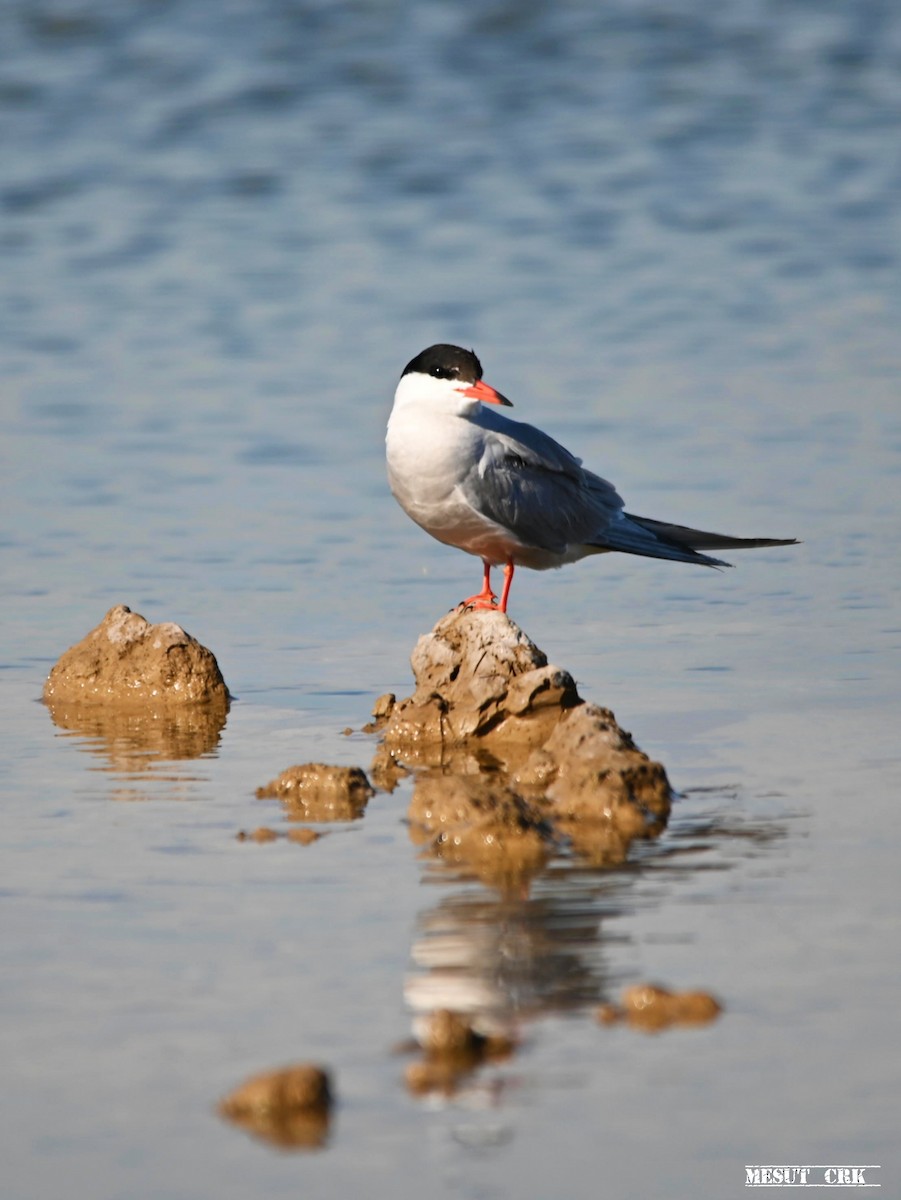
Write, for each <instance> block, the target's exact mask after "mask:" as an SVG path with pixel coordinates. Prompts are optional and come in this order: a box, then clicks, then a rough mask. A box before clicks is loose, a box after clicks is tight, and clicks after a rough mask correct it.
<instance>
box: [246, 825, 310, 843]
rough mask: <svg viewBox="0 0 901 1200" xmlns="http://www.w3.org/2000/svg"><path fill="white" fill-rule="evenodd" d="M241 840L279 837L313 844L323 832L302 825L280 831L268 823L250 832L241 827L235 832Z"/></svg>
mask: <svg viewBox="0 0 901 1200" xmlns="http://www.w3.org/2000/svg"><path fill="white" fill-rule="evenodd" d="M235 837H236V839H237V841H239V842H260V843H265V842H277V841H278V840H279V838H284V839H285V841H288V842H296V843H297V844H298V845H299V846H311V845H312V844H313V842H318V841H319V839H320V838H321V837H322V834H321V833H317V832H316V830H315V829H307V828H306V827H305V826H302V827H301V828H300V829H289V830H288V831H287V832H286V833H279V832H278V831H277V830H275V829H270V828H269V827H268V825H261V826H260V827H259V828H258V829H252V830H250V832H248V831H247V830H246V829H241V830H240V831H239V832H238V833H237V834H235Z"/></svg>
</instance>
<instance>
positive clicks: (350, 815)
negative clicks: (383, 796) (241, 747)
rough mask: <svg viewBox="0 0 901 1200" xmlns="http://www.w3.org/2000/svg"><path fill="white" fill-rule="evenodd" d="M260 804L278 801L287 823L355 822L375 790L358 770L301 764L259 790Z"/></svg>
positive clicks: (326, 765) (354, 768)
mask: <svg viewBox="0 0 901 1200" xmlns="http://www.w3.org/2000/svg"><path fill="white" fill-rule="evenodd" d="M256 795H257V799H259V800H270V799H274V800H280V801H281V802H282V804H283V805H284V806H285V809H286V810H287V816H288V819H289V820H298V821H356V820H357V819H358V818H360V817H362V815H363V813H364V812H365V811H366V805H367V804H368V803H369V801H370V799H371V798H372V796H373V795H375V790H374V788H373V787H372V785H371V784H370V782H369V780H368V779H367V778H366V773H365V772H364V771H363V770H362V768H361V767H333V766H329V765H328V764H327V763H301V764H300V765H298V766H295V767H288V768H287V770H284V771H282V773H281V774H280V775H279V776H278V777H277V778H275V779H273V780H271V781H270V782H269V783H267V784H264V785H263V786H262V787H258V788H257V791H256Z"/></svg>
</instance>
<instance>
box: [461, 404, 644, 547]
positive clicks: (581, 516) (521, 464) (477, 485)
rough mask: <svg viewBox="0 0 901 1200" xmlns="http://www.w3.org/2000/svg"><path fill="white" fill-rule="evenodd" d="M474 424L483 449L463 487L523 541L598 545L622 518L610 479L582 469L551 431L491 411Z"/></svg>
mask: <svg viewBox="0 0 901 1200" xmlns="http://www.w3.org/2000/svg"><path fill="white" fill-rule="evenodd" d="M479 425H480V426H481V427H482V429H483V430H484V438H483V444H482V454H481V456H480V457H479V459H478V461H477V462H476V463H475V464H474V465H473V468H472V470H471V471H470V473H469V474H468V475H467V477H466V479H465V480H464V482H463V485H462V486H463V492H464V494H465V496H466V498H467V500H469V502H470V503H471V504H472V505H473V506H474V507H475V508H476V509H478V511H479V512H481V513H483V514H484V515H485V516H486V517H489V518H490V519H491V520H492V521H495V522H497V524H498V525H502V526H503V527H504V528H505V529H509V530H510V532H511V533H513V534H514V535H515V536H516V537H517V538H518V539H519V540H520V541H521V542H522V543H523V544H524V545H527V546H539V547H541V549H543V550H549V551H551V552H552V553H555V554H563V553H564V552H565V551H566V548H567V546H573V545H587V544H594V543H596V542H597V540H598V538H599V537H601V536H602V535H603V533H604V531H605V530H606V529H607V528H608V527H609V526H610V524H611V522H615V521H617V520H618V519H620V514H621V513H622V509H623V500H622V498H621V497H620V496H619V494H618V493H617V491H616V488H615V487H614V486H613V484H611V483H608V482H607V480H606V479H601V478H600V476H598V475H593V474H592V473H591V472H590V471H586V470H584V468H583V467H582V464H581V463H580V461H579V459H577V458H576V457H575V456H574V455H572V454H570V452H569V451H568V450H567V449H565V447H563V446H561V445H560V443H559V442H555V441H554V439H553V438H552V437H549V436H548V434H546V433H543V432H542V431H541V430H540V429H536V428H535V427H534V426H533V425H526V424H524V423H523V422H521V421H511V420H509V419H507V418H505V417H503V416H502V415H501V414H494V413H493V412H491V411H489V410H483V412H482V414H480V420H479ZM652 540H653V537H650V538H649V541H652Z"/></svg>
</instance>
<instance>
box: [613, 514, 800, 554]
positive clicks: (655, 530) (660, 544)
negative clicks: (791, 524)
mask: <svg viewBox="0 0 901 1200" xmlns="http://www.w3.org/2000/svg"><path fill="white" fill-rule="evenodd" d="M623 518H624V519H623V521H622V522H621V523H617V524H615V525H613V527H612V528H608V529H607V530H605V536H604V541H603V543H602V545H601V546H599V549H601V548H603V549H605V550H620V551H623V552H625V553H626V554H641V555H645V556H646V557H648V558H665V559H670V560H674V561H676V562H691V563H699V564H701V565H703V566H705V567H731V566H732V564H731V563H728V562H724V561H723V560H722V559H719V558H713V557H712V556H711V555H709V554H701V553H699V551H701V550H753V549H755V548H756V547H760V546H794V545H796V544H797V538H737V537H729V536H728V535H727V534H723V533H707V532H705V531H704V530H702V529H689V528H688V527H687V526H686V525H671V524H670V523H669V522H668V521H654V520H652V519H651V518H650V517H636V516H635V515H634V514H633V513H623Z"/></svg>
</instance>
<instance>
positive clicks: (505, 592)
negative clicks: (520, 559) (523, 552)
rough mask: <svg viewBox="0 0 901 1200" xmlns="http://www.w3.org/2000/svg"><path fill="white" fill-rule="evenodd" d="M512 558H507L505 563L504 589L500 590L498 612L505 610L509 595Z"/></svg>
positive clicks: (511, 578) (511, 577)
mask: <svg viewBox="0 0 901 1200" xmlns="http://www.w3.org/2000/svg"><path fill="white" fill-rule="evenodd" d="M513 570H514V568H513V559H512V558H510V559H508V560H507V565H506V566H505V567H504V590H503V591H502V592H501V602H500V604H499V605H498V609H499V611H500V612H502V613H505V612H506V611H507V597H508V596H509V595H510V584H511V583H512V582H513Z"/></svg>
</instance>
